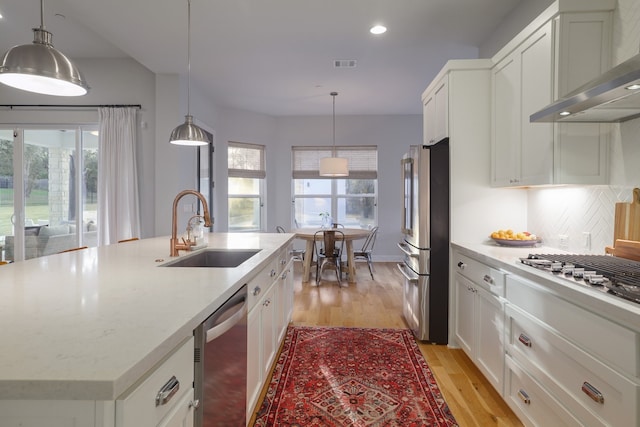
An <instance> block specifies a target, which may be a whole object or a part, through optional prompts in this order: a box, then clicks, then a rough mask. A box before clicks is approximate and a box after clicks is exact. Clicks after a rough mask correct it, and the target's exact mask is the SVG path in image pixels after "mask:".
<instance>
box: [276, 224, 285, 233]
mask: <svg viewBox="0 0 640 427" xmlns="http://www.w3.org/2000/svg"><path fill="white" fill-rule="evenodd" d="M276 232H278V233H286V231H285V230H284V227H283V226H281V225H278V226H276Z"/></svg>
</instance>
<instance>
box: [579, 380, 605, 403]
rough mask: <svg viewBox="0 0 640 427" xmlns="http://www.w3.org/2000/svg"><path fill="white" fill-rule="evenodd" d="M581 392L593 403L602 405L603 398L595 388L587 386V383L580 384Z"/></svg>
mask: <svg viewBox="0 0 640 427" xmlns="http://www.w3.org/2000/svg"><path fill="white" fill-rule="evenodd" d="M582 391H583V392H584V393H585V394H586V395H587V396H589V397H590V398H591V399H592V400H593V401H594V402H598V403H604V396H603V395H602V393H600V392H599V391H598V389H597V388H595V387H594V386H592V385H591V384H589V383H588V382H586V381H585V382H584V383H582Z"/></svg>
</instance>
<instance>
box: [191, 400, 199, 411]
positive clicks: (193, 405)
mask: <svg viewBox="0 0 640 427" xmlns="http://www.w3.org/2000/svg"><path fill="white" fill-rule="evenodd" d="M199 407H200V401H199V400H198V399H195V400H190V401H189V408H193V409H198V408H199Z"/></svg>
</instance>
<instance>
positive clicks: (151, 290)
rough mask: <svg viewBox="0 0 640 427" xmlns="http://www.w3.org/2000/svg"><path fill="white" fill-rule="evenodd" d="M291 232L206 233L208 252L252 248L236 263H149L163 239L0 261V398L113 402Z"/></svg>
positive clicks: (163, 255) (160, 253)
mask: <svg viewBox="0 0 640 427" xmlns="http://www.w3.org/2000/svg"><path fill="white" fill-rule="evenodd" d="M293 238H294V235H293V234H278V233H241V234H240V233H237V234H233V233H211V234H209V235H208V247H209V248H222V249H261V251H260V252H258V253H257V254H256V255H255V256H253V257H251V258H249V259H248V260H247V261H246V262H244V263H242V264H241V265H240V266H238V267H236V268H166V267H159V265H160V264H162V263H164V262H169V261H170V260H172V259H174V258H171V257H169V237H158V238H152V239H143V240H139V241H133V242H127V243H120V244H114V245H109V246H102V247H99V248H89V249H85V250H82V251H76V252H69V253H64V254H58V255H52V256H48V257H42V258H35V259H31V260H27V261H22V262H16V263H12V264H8V265H4V266H1V267H0V325H2V327H1V328H0V342H1V343H2V351H0V399H54V400H66V399H71V400H113V399H115V398H117V397H118V396H119V395H120V394H122V393H123V392H124V391H125V390H127V388H129V387H130V386H131V385H133V384H134V383H135V381H137V380H138V379H139V378H141V377H142V376H143V375H144V374H145V373H146V372H147V371H149V369H151V368H152V367H153V366H155V365H156V364H157V363H158V362H160V361H161V360H162V359H163V358H164V357H166V355H167V354H169V353H170V352H171V350H173V349H174V348H175V347H176V346H178V345H179V344H180V343H181V342H183V341H184V340H185V339H186V338H188V337H190V336H192V333H193V330H194V329H195V328H196V327H197V326H198V325H199V324H200V323H201V322H202V321H203V320H205V319H206V318H207V317H208V316H209V315H210V314H211V313H212V312H213V311H214V310H215V309H217V308H218V307H219V306H220V305H221V304H222V303H223V302H224V301H225V300H226V299H228V298H229V297H230V296H231V295H233V294H234V293H235V292H236V291H237V290H238V289H239V288H240V287H241V286H242V284H244V283H245V282H246V280H247V279H249V278H250V277H251V276H252V272H253V271H254V269H256V268H261V267H263V266H264V265H266V264H267V259H268V258H269V257H270V256H271V255H273V254H274V253H275V252H276V251H277V250H278V249H279V248H280V247H282V246H283V245H284V244H286V243H287V242H289V241H290V240H292V239H293ZM183 254H185V253H184V252H181V255H182V256H184V255H183Z"/></svg>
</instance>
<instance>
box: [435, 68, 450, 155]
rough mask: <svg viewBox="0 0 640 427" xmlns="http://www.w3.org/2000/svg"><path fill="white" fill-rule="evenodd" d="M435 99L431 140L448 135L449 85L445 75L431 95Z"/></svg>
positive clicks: (436, 140) (437, 139) (438, 139)
mask: <svg viewBox="0 0 640 427" xmlns="http://www.w3.org/2000/svg"><path fill="white" fill-rule="evenodd" d="M433 98H434V99H435V103H436V105H435V112H434V114H435V117H434V120H433V122H434V123H433V126H434V132H433V139H434V141H433V142H438V141H440V140H441V139H443V138H446V137H447V136H449V85H448V79H447V76H445V77H444V78H443V79H442V81H441V82H440V85H439V86H438V87H437V88H436V91H435V93H434V95H433Z"/></svg>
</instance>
